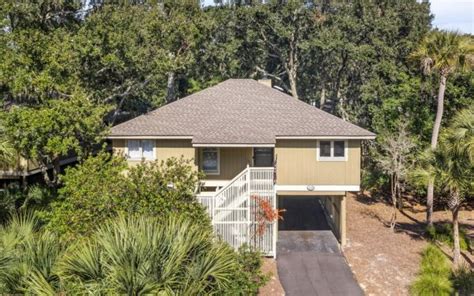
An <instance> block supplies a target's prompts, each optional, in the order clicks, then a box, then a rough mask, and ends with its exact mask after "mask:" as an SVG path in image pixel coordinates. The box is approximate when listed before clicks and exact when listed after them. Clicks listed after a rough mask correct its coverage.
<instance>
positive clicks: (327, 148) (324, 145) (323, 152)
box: [319, 141, 331, 157]
mask: <svg viewBox="0 0 474 296" xmlns="http://www.w3.org/2000/svg"><path fill="white" fill-rule="evenodd" d="M319 157H331V141H321V142H319Z"/></svg>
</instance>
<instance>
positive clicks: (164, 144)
mask: <svg viewBox="0 0 474 296" xmlns="http://www.w3.org/2000/svg"><path fill="white" fill-rule="evenodd" d="M155 146H156V149H155V153H156V155H155V156H156V159H158V160H159V161H162V160H163V161H164V160H167V159H168V158H172V157H176V158H180V157H183V158H185V159H193V160H195V159H196V149H195V148H194V147H193V145H192V144H191V140H156V143H155Z"/></svg>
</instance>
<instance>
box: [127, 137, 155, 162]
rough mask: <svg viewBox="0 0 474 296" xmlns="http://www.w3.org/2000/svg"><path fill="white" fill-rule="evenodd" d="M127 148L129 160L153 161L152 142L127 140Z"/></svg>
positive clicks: (153, 144) (153, 146)
mask: <svg viewBox="0 0 474 296" xmlns="http://www.w3.org/2000/svg"><path fill="white" fill-rule="evenodd" d="M127 146H128V158H130V159H138V160H141V159H155V153H154V148H155V142H154V141H153V140H128V145H127Z"/></svg>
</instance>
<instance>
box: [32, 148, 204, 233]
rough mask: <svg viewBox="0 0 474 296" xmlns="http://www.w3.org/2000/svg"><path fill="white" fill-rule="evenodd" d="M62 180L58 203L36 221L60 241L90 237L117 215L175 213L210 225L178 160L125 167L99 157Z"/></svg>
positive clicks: (191, 174) (185, 164) (193, 179)
mask: <svg viewBox="0 0 474 296" xmlns="http://www.w3.org/2000/svg"><path fill="white" fill-rule="evenodd" d="M61 179H62V182H63V187H62V188H60V189H59V197H58V200H57V201H56V202H54V203H52V206H51V209H50V210H47V211H43V213H42V214H41V217H42V219H44V220H45V221H46V222H47V227H48V229H49V230H51V231H53V232H56V233H60V234H61V235H62V236H63V237H64V238H65V239H74V238H76V237H81V236H89V235H90V234H92V233H93V232H94V230H95V229H96V227H97V225H100V224H102V223H103V222H104V221H106V220H107V219H110V218H113V217H116V216H118V215H120V214H124V215H125V214H126V215H130V214H144V215H150V216H156V217H161V218H164V219H165V218H166V217H168V216H169V215H170V214H172V213H175V212H179V213H183V215H187V216H190V217H192V218H193V219H196V220H197V221H201V223H204V224H208V223H209V218H208V216H207V214H206V213H205V211H204V209H203V208H202V206H201V205H200V204H199V203H198V202H197V201H196V198H195V197H194V194H193V193H194V189H195V186H196V184H197V183H198V180H199V174H198V172H196V171H195V170H193V168H192V167H191V165H190V163H189V161H186V160H183V159H169V160H167V161H166V162H160V163H159V162H150V163H141V164H139V165H137V166H135V167H131V168H128V167H127V162H126V160H125V159H123V158H119V157H114V156H110V155H109V154H106V153H101V154H99V155H98V156H96V157H90V158H88V159H87V160H85V162H84V163H82V164H81V165H79V166H77V167H74V168H68V169H67V170H66V173H65V174H64V175H63V176H62V177H61ZM169 184H173V187H170V186H169Z"/></svg>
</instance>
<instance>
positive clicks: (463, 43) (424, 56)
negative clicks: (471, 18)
mask: <svg viewBox="0 0 474 296" xmlns="http://www.w3.org/2000/svg"><path fill="white" fill-rule="evenodd" d="M473 55H474V42H473V39H472V37H471V36H463V35H461V34H459V33H457V32H449V31H433V32H431V33H429V34H428V35H427V36H426V37H425V39H424V40H423V41H422V42H421V44H420V46H419V47H418V49H417V50H416V51H415V52H413V53H412V55H411V58H412V59H413V60H417V61H419V63H420V66H421V69H422V70H423V72H424V73H425V74H429V73H431V71H432V70H435V71H439V72H440V73H441V74H442V75H447V74H448V73H451V72H453V71H455V70H464V69H466V70H469V69H472V67H473V62H474V60H473Z"/></svg>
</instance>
